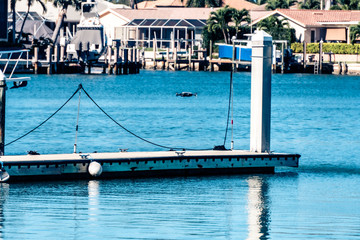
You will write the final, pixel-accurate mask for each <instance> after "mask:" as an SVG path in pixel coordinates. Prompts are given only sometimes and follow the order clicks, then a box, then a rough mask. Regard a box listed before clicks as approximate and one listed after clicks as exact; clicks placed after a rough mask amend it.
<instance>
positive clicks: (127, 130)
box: [82, 87, 211, 151]
mask: <svg viewBox="0 0 360 240" xmlns="http://www.w3.org/2000/svg"><path fill="white" fill-rule="evenodd" d="M82 90H83V91H84V93H85V94H86V96H88V98H89V99H90V100H91V101H92V102H93V103H94V104H95V106H96V107H98V108H99V110H100V111H102V112H103V113H104V114H105V115H106V116H107V117H108V118H109V119H110V120H111V121H113V122H114V123H115V124H116V125H118V126H119V127H121V128H122V129H123V130H125V131H126V132H128V133H130V134H131V135H133V136H134V137H136V138H138V139H140V140H142V141H144V142H147V143H149V144H152V145H154V146H157V147H161V148H165V149H169V150H185V148H182V147H168V146H164V145H160V144H157V143H154V142H152V141H150V140H147V139H145V138H143V137H140V136H139V135H137V134H135V133H134V132H132V131H130V130H129V129H127V128H125V127H124V126H123V125H121V124H120V123H119V122H118V121H116V120H115V119H114V118H112V117H111V116H110V115H109V114H108V113H107V112H105V110H104V109H103V108H101V107H100V106H99V105H98V104H97V103H96V102H95V100H94V99H93V98H92V97H91V96H90V95H89V94H88V93H87V92H86V90H85V89H84V88H83V87H82ZM186 149H187V150H195V151H196V150H200V149H190V148H186ZM201 150H211V149H201Z"/></svg>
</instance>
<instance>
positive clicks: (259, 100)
mask: <svg viewBox="0 0 360 240" xmlns="http://www.w3.org/2000/svg"><path fill="white" fill-rule="evenodd" d="M251 59H252V60H251V115H250V151H252V152H270V118H271V60H272V37H271V36H270V35H269V34H267V33H266V32H264V31H258V32H257V33H256V34H255V35H253V37H252V57H251Z"/></svg>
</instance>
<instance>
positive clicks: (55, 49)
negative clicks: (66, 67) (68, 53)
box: [54, 44, 60, 73]
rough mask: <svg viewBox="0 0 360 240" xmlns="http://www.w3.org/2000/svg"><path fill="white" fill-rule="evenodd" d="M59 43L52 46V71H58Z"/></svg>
mask: <svg viewBox="0 0 360 240" xmlns="http://www.w3.org/2000/svg"><path fill="white" fill-rule="evenodd" d="M59 59H60V57H59V45H58V44H56V45H55V46H54V60H55V64H54V72H55V73H58V65H59Z"/></svg>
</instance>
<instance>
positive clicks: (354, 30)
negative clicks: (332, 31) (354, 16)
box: [350, 23, 360, 44]
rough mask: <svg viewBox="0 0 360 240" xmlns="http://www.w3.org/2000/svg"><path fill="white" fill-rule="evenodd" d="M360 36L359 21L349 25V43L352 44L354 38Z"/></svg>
mask: <svg viewBox="0 0 360 240" xmlns="http://www.w3.org/2000/svg"><path fill="white" fill-rule="evenodd" d="M359 37H360V23H359V24H358V25H356V26H351V27H350V41H351V44H354V43H355V41H356V39H358V38H359Z"/></svg>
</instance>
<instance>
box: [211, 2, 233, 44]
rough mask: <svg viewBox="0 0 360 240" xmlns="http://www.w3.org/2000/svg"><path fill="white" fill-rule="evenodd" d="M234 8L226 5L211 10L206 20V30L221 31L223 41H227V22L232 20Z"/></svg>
mask: <svg viewBox="0 0 360 240" xmlns="http://www.w3.org/2000/svg"><path fill="white" fill-rule="evenodd" d="M233 13H234V9H233V8H230V7H229V6H228V5H226V6H225V7H224V8H220V9H218V10H217V11H215V12H211V14H210V18H209V19H208V21H207V24H208V31H209V32H216V31H221V32H222V34H223V36H224V41H225V43H228V40H229V39H230V36H229V23H230V22H231V20H232V16H233Z"/></svg>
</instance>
